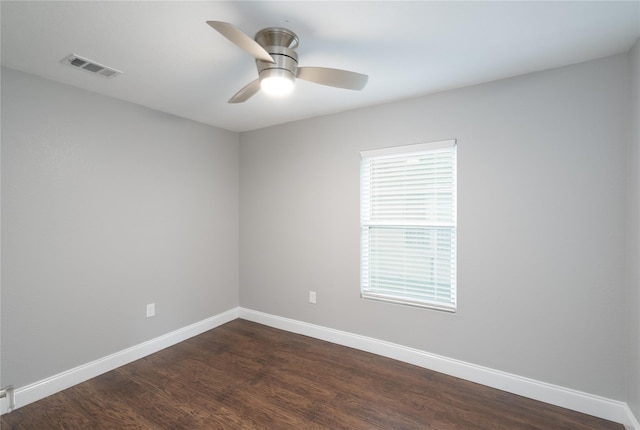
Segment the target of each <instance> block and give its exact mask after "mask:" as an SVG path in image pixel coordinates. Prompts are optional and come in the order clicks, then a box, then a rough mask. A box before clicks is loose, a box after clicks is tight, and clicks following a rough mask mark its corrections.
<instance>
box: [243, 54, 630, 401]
mask: <svg viewBox="0 0 640 430" xmlns="http://www.w3.org/2000/svg"><path fill="white" fill-rule="evenodd" d="M628 73H629V70H628V57H627V56H626V55H619V56H614V57H611V58H607V59H603V60H598V61H593V62H589V63H585V64H580V65H574V66H570V67H565V68H561V69H555V70H551V71H545V72H540V73H534V74H530V75H525V76H521V77H516V78H512V79H507V80H502V81H497V82H493V83H488V84H484V85H478V86H474V87H469V88H465V89H460V90H456V91H449V92H445V93H440V94H436V95H431V96H428V97H422V98H416V99H414V100H409V101H403V102H398V103H395V104H389V105H384V106H379V107H375V108H369V109H363V110H358V111H353V112H349V113H343V114H339V115H334V116H327V117H321V118H315V119H310V120H306V121H300V122H295V123H291V124H287V125H282V126H277V127H271V128H267V129H263V130H258V131H255V132H248V133H242V134H241V135H240V142H241V147H240V166H241V168H240V188H241V198H240V208H241V209H240V267H241V271H240V304H241V306H243V307H246V308H249V309H254V310H258V311H263V312H267V313H270V314H275V315H279V316H283V317H288V318H293V319H296V320H301V321H306V322H309V323H313V324H319V325H322V326H326V327H331V328H335V329H340V330H345V331H348V332H352V333H357V334H361V335H365V336H371V337H374V338H377V339H381V340H386V341H390V342H394V343H398V344H401V345H406V346H409V347H414V348H418V349H421V350H425V351H429V352H432V353H436V354H441V355H444V356H447V357H451V358H455V359H460V360H464V361H468V362H472V363H475V364H478V365H483V366H488V367H490V368H494V369H499V370H502V371H506V372H511V373H514V374H517V375H522V376H525V377H530V378H534V379H536V380H540V381H546V382H549V383H553V384H558V385H560V386H564V387H570V388H574V389H577V390H581V391H585V392H588V393H593V394H597V395H601V396H604V397H607V398H611V399H617V400H624V399H625V397H626V393H625V354H626V346H625V336H624V335H623V331H624V327H625V324H626V323H625V312H624V308H625V295H626V292H625V270H624V269H625V255H626V248H625V221H626V210H627V209H626V206H625V201H626V194H625V189H626V179H627V178H626V169H625V163H626V156H627V147H628V145H627V143H628V139H629V136H628V132H627V130H628V128H627V126H628V115H629V113H628V106H629V105H628V91H629V85H628V82H629V80H628ZM372 79H375V77H372ZM449 138H455V139H457V140H458V145H459V146H458V160H459V161H458V162H459V165H458V167H459V173H458V175H459V185H458V187H459V188H458V191H459V196H458V199H459V200H458V204H459V214H458V221H459V239H458V258H459V260H458V292H459V300H458V303H459V307H458V312H457V313H455V314H450V313H445V312H439V311H433V310H425V309H418V308H412V307H403V306H399V305H392V304H385V303H379V302H374V301H364V300H361V299H360V298H359V269H358V266H359V228H358V227H359V224H358V222H359V221H358V211H359V207H358V195H359V188H358V187H359V176H358V175H359V172H358V169H359V164H358V163H359V151H360V150H362V149H371V148H379V147H386V146H394V145H403V144H410V143H417V142H429V141H435V140H442V139H449ZM310 290H313V291H316V292H317V300H318V303H317V304H316V305H311V304H309V303H308V291H310Z"/></svg>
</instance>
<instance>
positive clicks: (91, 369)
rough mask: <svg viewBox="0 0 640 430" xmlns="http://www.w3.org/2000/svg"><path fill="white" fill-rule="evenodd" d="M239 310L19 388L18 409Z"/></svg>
mask: <svg viewBox="0 0 640 430" xmlns="http://www.w3.org/2000/svg"><path fill="white" fill-rule="evenodd" d="M238 310H239V308H234V309H231V310H229V311H226V312H223V313H221V314H218V315H215V316H213V317H210V318H207V319H204V320H202V321H199V322H197V323H194V324H191V325H189V326H186V327H183V328H181V329H178V330H175V331H172V332H170V333H167V334H165V335H162V336H159V337H156V338H155V339H151V340H149V341H147V342H143V343H141V344H139V345H135V346H133V347H131V348H127V349H125V350H122V351H119V352H116V353H113V354H111V355H108V356H106V357H103V358H100V359H98V360H95V361H92V362H90V363H87V364H83V365H81V366H78V367H75V368H73V369H70V370H67V371H65V372H62V373H59V374H57V375H54V376H51V377H49V378H46V379H43V380H40V381H38V382H35V383H33V384H29V385H27V386H24V387H19V388H18V387H16V389H15V392H14V399H15V407H16V409H17V408H19V407H22V406H25V405H28V404H29V403H33V402H35V401H37V400H40V399H43V398H45V397H47V396H50V395H52V394H55V393H57V392H59V391H62V390H65V389H67V388H69V387H71V386H73V385H76V384H79V383H81V382H84V381H87V380H89V379H91V378H95V377H96V376H98V375H101V374H103V373H105V372H109V371H111V370H113V369H116V368H118V367H120V366H123V365H125V364H128V363H131V362H133V361H136V360H139V359H140V358H143V357H146V356H147V355H151V354H153V353H155V352H158V351H160V350H162V349H165V348H167V347H169V346H172V345H175V344H177V343H180V342H182V341H184V340H187V339H189V338H191V337H193V336H197V335H199V334H202V333H204V332H206V331H208V330H211V329H213V328H216V327H218V326H220V325H222V324H225V323H227V322H229V321H233V320H235V319H237V318H238ZM0 400H1V401H0V414H4V413H6V412H8V410H7V409H8V404H7V402H6V399H0Z"/></svg>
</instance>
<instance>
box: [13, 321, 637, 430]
mask: <svg viewBox="0 0 640 430" xmlns="http://www.w3.org/2000/svg"><path fill="white" fill-rule="evenodd" d="M0 423H1V426H2V429H3V430H5V429H7V430H49V429H81V430H84V429H87V430H100V429H118V430H119V429H139V430H150V429H154V430H155V429H162V430H164V429H167V430H180V429H185V430H186V429H189V430H197V429H207V430H217V429H219V430H236V429H237V430H271V429H273V430H282V429H295V430H306V429H311V430H315V429H318V430H321V429H331V430H341V429H345V430H346V429H348V430H395V429H402V430H411V429H416V430H418V429H420V430H424V429H428V430H468V429H473V430H500V429H505V430H525V429H526V430H550V429H553V430H608V429H611V430H624V427H623V426H622V425H620V424H616V423H612V422H609V421H606V420H602V419H599V418H595V417H591V416H588V415H584V414H580V413H577V412H574V411H570V410H567V409H563V408H559V407H556V406H553V405H548V404H545V403H541V402H537V401H533V400H530V399H526V398H523V397H520V396H516V395H513V394H509V393H506V392H504V391H499V390H495V389H492V388H489V387H486V386H482V385H478V384H475V383H472V382H469V381H465V380H461V379H457V378H454V377H450V376H446V375H442V374H439V373H436V372H432V371H429V370H426V369H422V368H419V367H416V366H412V365H410V364H407V363H402V362H399V361H395V360H391V359H389V358H385V357H380V356H376V355H374V354H369V353H366V352H363V351H358V350H354V349H351V348H347V347H344V346H340V345H336V344H331V343H328V342H323V341H320V340H317V339H312V338H309V337H306V336H301V335H297V334H293V333H288V332H285V331H281V330H277V329H273V328H270V327H266V326H262V325H259V324H256V323H252V322H249V321H244V320H235V321H232V322H230V323H228V324H225V325H223V326H220V327H218V328H216V329H214V330H210V331H208V332H206V333H204V334H202V335H200V336H196V337H193V338H191V339H188V340H186V341H184V342H182V343H180V344H178V345H175V346H173V347H171V348H167V349H164V350H162V351H159V352H157V353H155V354H152V355H150V356H148V357H145V358H143V359H140V360H138V361H135V362H133V363H130V364H128V365H126V366H123V367H120V368H118V369H116V370H114V371H112V372H108V373H105V374H104V375H101V376H98V377H96V378H93V379H91V380H89V381H86V382H84V383H82V384H78V385H76V386H75V387H72V388H69V389H67V390H64V391H62V392H60V393H57V394H55V395H53V396H50V397H47V398H45V399H43V400H41V401H39V402H36V403H33V404H30V405H27V406H24V407H22V408H19V409H17V410H16V411H14V412H12V413H10V414H5V415H3V416H2V418H1V420H0Z"/></svg>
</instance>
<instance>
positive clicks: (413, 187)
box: [360, 140, 456, 312]
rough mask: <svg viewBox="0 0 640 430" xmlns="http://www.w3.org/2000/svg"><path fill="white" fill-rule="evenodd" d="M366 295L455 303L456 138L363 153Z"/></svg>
mask: <svg viewBox="0 0 640 430" xmlns="http://www.w3.org/2000/svg"><path fill="white" fill-rule="evenodd" d="M360 157H361V161H360V229H361V239H360V241H361V243H360V247H361V251H360V255H361V265H360V288H361V296H362V297H363V298H367V299H376V300H384V301H388V302H394V303H402V304H408V305H414V306H422V307H429V308H436V309H442V310H447V311H452V312H454V311H455V310H456V142H455V140H448V141H442V142H433V143H424V144H417V145H407V146H399V147H394V148H387V149H378V150H371V151H362V152H361V153H360Z"/></svg>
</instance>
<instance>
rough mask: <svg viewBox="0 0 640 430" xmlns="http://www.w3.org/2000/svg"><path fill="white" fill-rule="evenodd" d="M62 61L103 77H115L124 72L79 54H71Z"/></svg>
mask: <svg viewBox="0 0 640 430" xmlns="http://www.w3.org/2000/svg"><path fill="white" fill-rule="evenodd" d="M61 63H63V64H67V65H69V66H71V67H74V68H76V69H82V70H84V71H86V72H89V73H92V74H94V75H98V76H102V77H103V78H107V79H110V78H115V77H116V76H118V75H121V74H122V72H121V71H119V70H116V69H113V68H111V67H107V66H103V65H102V64H99V63H96V62H95V61H93V60H88V59H86V58H83V57H81V56H79V55H75V54H72V55H69V56H68V57H66V58H63V59H62V61H61Z"/></svg>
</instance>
